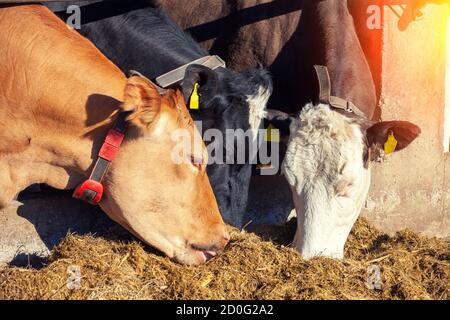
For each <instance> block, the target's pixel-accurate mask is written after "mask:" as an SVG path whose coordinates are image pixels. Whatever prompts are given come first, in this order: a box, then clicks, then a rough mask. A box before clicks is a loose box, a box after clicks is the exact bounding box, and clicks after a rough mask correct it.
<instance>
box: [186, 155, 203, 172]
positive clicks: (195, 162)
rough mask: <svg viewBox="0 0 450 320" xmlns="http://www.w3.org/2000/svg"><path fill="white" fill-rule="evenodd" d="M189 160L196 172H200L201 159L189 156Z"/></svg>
mask: <svg viewBox="0 0 450 320" xmlns="http://www.w3.org/2000/svg"><path fill="white" fill-rule="evenodd" d="M189 160H190V162H191V164H192V165H193V166H194V167H195V168H197V169H198V170H201V169H202V167H203V157H199V156H195V155H191V156H190V157H189Z"/></svg>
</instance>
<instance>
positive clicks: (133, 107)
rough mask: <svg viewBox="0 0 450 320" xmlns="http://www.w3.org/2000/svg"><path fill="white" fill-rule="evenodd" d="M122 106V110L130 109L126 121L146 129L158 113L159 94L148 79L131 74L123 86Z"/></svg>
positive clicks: (159, 108)
mask: <svg viewBox="0 0 450 320" xmlns="http://www.w3.org/2000/svg"><path fill="white" fill-rule="evenodd" d="M122 108H123V110H124V111H131V114H130V115H129V116H128V117H127V121H129V122H130V123H132V124H133V125H135V126H137V127H139V128H141V129H144V130H147V129H149V127H150V126H151V124H152V123H153V122H154V121H155V119H156V118H157V117H158V115H159V112H160V110H161V96H160V94H159V92H158V90H157V89H156V87H155V86H154V85H153V84H152V83H151V82H150V81H148V80H146V79H144V78H142V77H139V76H132V77H130V78H129V79H128V81H127V84H126V86H125V93H124V100H123V106H122Z"/></svg>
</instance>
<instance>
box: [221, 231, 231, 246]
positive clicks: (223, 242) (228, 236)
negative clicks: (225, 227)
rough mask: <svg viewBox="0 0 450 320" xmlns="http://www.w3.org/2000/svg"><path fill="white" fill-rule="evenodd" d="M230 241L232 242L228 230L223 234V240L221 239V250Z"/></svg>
mask: <svg viewBox="0 0 450 320" xmlns="http://www.w3.org/2000/svg"><path fill="white" fill-rule="evenodd" d="M228 242H230V234H229V233H228V232H227V231H224V233H223V236H222V240H221V244H220V246H219V247H220V250H223V249H225V247H226V246H227V244H228Z"/></svg>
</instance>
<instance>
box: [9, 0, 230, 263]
mask: <svg viewBox="0 0 450 320" xmlns="http://www.w3.org/2000/svg"><path fill="white" fill-rule="evenodd" d="M0 30H2V32H1V33H0V70H1V73H0V84H1V85H0V106H1V108H2V112H1V113H0V128H1V139H0V190H2V193H1V194H0V207H5V206H7V205H8V204H9V203H10V201H11V200H12V199H13V198H14V195H15V194H16V193H18V192H19V191H21V190H23V189H24V188H25V187H27V186H29V185H30V184H33V183H46V184H48V185H50V186H52V187H55V188H58V189H71V188H74V187H76V186H77V185H79V184H80V183H82V182H83V181H85V180H86V178H87V177H88V176H89V175H90V173H91V171H92V170H93V165H94V162H95V161H96V159H97V156H98V155H99V150H100V147H101V146H102V143H103V141H104V138H105V136H106V134H107V132H108V130H109V129H110V128H111V126H112V123H113V121H115V119H116V118H118V117H119V116H120V115H122V114H124V112H127V114H128V116H127V118H126V120H127V122H128V124H129V125H128V129H127V131H126V133H125V139H124V142H123V143H122V146H121V147H120V151H119V152H118V154H117V157H116V158H115V159H114V161H112V163H111V166H110V168H109V170H108V171H107V173H106V175H105V176H104V179H103V180H102V181H103V185H104V186H105V194H104V196H103V199H102V200H101V201H100V203H99V204H100V206H101V208H102V209H103V210H104V211H105V212H106V213H107V214H108V216H109V217H111V218H112V219H113V220H115V221H116V222H118V223H120V224H121V225H122V226H124V227H125V228H127V229H128V230H129V231H130V232H131V233H133V234H134V235H136V236H137V237H139V238H140V239H142V240H143V241H145V242H146V243H148V244H150V245H152V246H154V247H156V248H158V249H159V250H161V251H162V252H164V253H165V254H167V255H168V256H169V257H171V258H174V259H175V260H177V261H179V262H181V263H185V264H199V263H203V262H205V261H206V260H207V259H208V258H210V257H211V256H213V255H215V254H216V252H217V251H220V250H222V249H223V248H224V246H225V245H226V243H227V242H228V240H229V236H228V234H227V232H226V230H225V225H224V223H223V221H222V218H221V216H220V213H219V210H218V207H217V203H216V200H215V198H214V194H213V192H212V189H211V186H210V184H209V181H208V177H207V175H206V173H205V166H206V162H207V158H206V149H205V147H204V145H203V143H202V142H201V138H200V137H199V135H198V134H196V129H194V125H193V121H192V119H191V117H190V115H189V113H188V112H187V110H186V106H185V104H184V100H183V97H182V94H181V93H180V92H179V91H173V90H170V91H168V92H167V93H165V94H164V95H160V94H159V93H158V91H157V90H156V88H155V87H154V86H153V85H152V84H151V83H150V82H148V81H147V80H145V79H143V78H141V77H138V76H133V77H131V78H129V79H128V80H127V78H126V77H125V75H124V74H123V73H122V72H121V71H120V70H119V69H118V68H117V67H116V66H114V65H113V64H112V63H111V62H110V61H109V60H107V59H106V58H105V57H104V56H103V55H102V54H101V53H100V52H99V51H98V50H97V49H96V48H95V47H94V46H93V45H92V44H91V43H90V42H89V41H88V40H86V39H85V38H83V37H82V36H80V35H79V34H77V33H76V32H75V31H73V30H70V29H69V28H68V27H66V25H65V24H64V23H63V22H61V21H60V20H59V19H58V18H57V17H56V16H54V15H53V14H52V13H51V12H50V11H49V10H48V9H46V8H44V7H42V6H38V5H30V6H13V7H2V8H0ZM121 101H123V103H122V102H121ZM181 129H182V130H187V132H189V133H190V136H192V137H195V139H196V141H195V142H196V143H199V144H200V145H201V148H200V149H199V150H198V152H197V153H193V154H186V155H185V156H186V158H187V160H188V161H184V162H183V163H181V164H175V163H174V161H172V157H171V151H172V149H173V148H174V147H175V143H176V141H173V139H172V136H171V134H172V133H173V132H174V131H175V130H181ZM194 150H195V149H194ZM199 159H202V162H199V161H198V160H199Z"/></svg>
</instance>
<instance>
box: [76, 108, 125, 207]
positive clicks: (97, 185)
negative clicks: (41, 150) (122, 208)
mask: <svg viewBox="0 0 450 320" xmlns="http://www.w3.org/2000/svg"><path fill="white" fill-rule="evenodd" d="M129 114H130V112H127V111H123V112H120V113H119V114H118V115H117V119H116V121H115V122H114V125H113V127H112V128H111V129H109V131H108V134H107V135H106V138H105V141H104V142H103V144H102V147H101V148H100V151H99V153H98V157H97V161H96V162H95V166H94V169H92V173H91V175H90V176H89V178H88V179H87V180H85V181H84V182H83V183H82V184H80V185H79V186H78V187H77V188H76V189H75V191H74V192H73V197H74V198H75V199H81V200H84V201H86V202H89V203H90V204H93V205H97V204H98V203H99V202H100V200H101V199H102V196H103V190H104V188H103V184H102V180H103V178H104V177H105V174H106V172H107V171H108V168H109V165H110V164H111V162H112V161H113V160H114V159H115V158H116V156H117V153H118V152H119V148H120V145H121V144H122V141H123V139H124V138H125V130H126V128H127V122H126V117H127V116H128V115H129Z"/></svg>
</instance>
